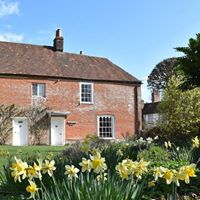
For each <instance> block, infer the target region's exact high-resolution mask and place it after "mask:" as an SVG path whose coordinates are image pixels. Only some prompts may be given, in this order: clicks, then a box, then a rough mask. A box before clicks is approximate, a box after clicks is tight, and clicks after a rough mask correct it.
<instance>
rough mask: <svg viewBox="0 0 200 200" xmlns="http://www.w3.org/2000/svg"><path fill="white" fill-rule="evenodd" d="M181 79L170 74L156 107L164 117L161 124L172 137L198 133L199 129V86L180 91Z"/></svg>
mask: <svg viewBox="0 0 200 200" xmlns="http://www.w3.org/2000/svg"><path fill="white" fill-rule="evenodd" d="M181 79H182V78H181V77H177V76H172V78H171V79H170V80H169V82H168V86H167V87H166V88H165V90H164V92H163V100H162V101H161V103H160V104H159V108H158V109H159V111H160V112H161V113H163V114H164V116H165V118H166V121H165V123H164V124H163V125H162V126H163V127H164V128H165V129H166V130H167V132H168V133H169V134H171V136H172V137H179V138H181V137H182V136H187V135H191V134H194V135H195V134H199V131H200V128H199V127H200V101H199V99H200V88H194V89H192V90H187V91H181V90H180V89H179V86H180V84H182V81H181ZM183 138H184V137H183Z"/></svg>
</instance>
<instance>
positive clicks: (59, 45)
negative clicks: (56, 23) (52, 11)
mask: <svg viewBox="0 0 200 200" xmlns="http://www.w3.org/2000/svg"><path fill="white" fill-rule="evenodd" d="M63 46H64V38H63V37H62V32H61V29H57V30H56V36H55V38H54V40H53V47H54V49H55V51H63Z"/></svg>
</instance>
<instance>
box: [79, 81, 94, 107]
mask: <svg viewBox="0 0 200 200" xmlns="http://www.w3.org/2000/svg"><path fill="white" fill-rule="evenodd" d="M81 102H86V103H91V102H92V85H91V84H81Z"/></svg>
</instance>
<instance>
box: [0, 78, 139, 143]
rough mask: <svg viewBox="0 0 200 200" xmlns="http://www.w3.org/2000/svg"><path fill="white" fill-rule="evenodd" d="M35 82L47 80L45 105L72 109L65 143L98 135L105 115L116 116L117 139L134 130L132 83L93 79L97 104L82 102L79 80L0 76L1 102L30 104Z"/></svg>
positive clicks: (58, 108)
mask: <svg viewBox="0 0 200 200" xmlns="http://www.w3.org/2000/svg"><path fill="white" fill-rule="evenodd" d="M32 83H46V96H47V97H46V98H45V99H44V102H45V105H46V106H48V107H50V108H51V109H52V110H54V111H62V112H66V111H69V112H71V114H70V115H69V117H68V118H67V119H66V131H65V132H66V142H67V141H70V140H75V139H83V138H84V137H85V136H86V135H88V134H96V133H97V116H98V115H104V114H109V115H113V116H114V117H115V137H116V138H117V139H121V138H123V135H125V134H126V133H129V134H131V135H133V134H134V133H135V114H134V112H135V107H134V99H135V98H134V87H133V86H130V85H120V84H113V83H103V82H101V83H100V82H94V85H93V87H94V104H80V97H79V82H78V81H63V80H35V79H34V80H33V79H32V80H31V79H9V78H0V91H1V93H0V104H13V103H14V104H17V105H22V106H30V105H31V104H32V98H31V90H32ZM138 93H139V94H140V88H138ZM139 98H140V97H139ZM138 102H140V99H139V101H138ZM139 118H140V113H139ZM67 121H76V124H75V125H73V126H69V125H67Z"/></svg>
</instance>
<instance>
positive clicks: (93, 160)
mask: <svg viewBox="0 0 200 200" xmlns="http://www.w3.org/2000/svg"><path fill="white" fill-rule="evenodd" d="M79 165H80V166H81V168H82V169H81V171H82V172H88V173H89V172H91V171H92V170H93V172H94V173H96V174H99V175H98V176H97V177H96V178H97V180H98V181H106V180H107V173H105V171H106V170H107V165H106V162H105V158H103V157H101V154H100V152H98V151H95V152H93V155H90V159H86V158H82V162H80V163H79Z"/></svg>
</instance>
